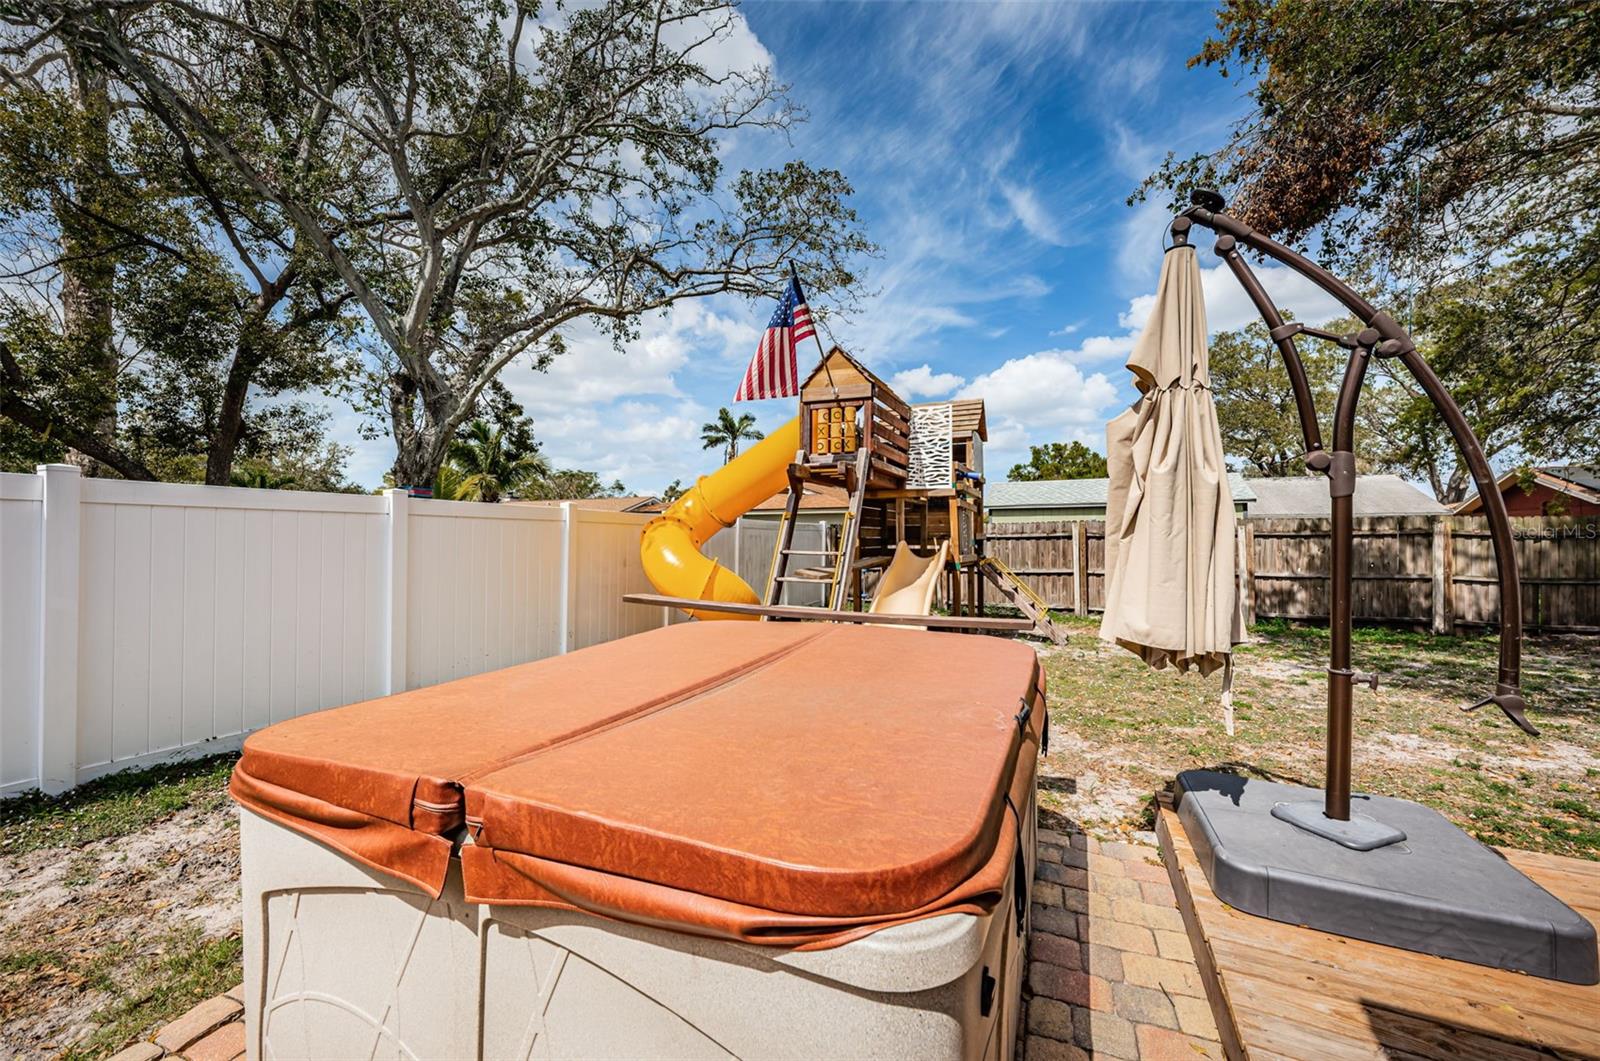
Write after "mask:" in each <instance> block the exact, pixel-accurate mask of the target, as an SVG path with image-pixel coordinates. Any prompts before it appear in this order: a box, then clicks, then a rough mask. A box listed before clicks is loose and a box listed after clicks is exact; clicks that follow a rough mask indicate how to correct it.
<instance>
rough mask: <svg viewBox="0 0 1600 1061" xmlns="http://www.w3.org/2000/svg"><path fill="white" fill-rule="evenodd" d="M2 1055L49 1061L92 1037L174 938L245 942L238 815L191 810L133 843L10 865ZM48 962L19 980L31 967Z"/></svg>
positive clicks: (4, 865)
mask: <svg viewBox="0 0 1600 1061" xmlns="http://www.w3.org/2000/svg"><path fill="white" fill-rule="evenodd" d="M0 890H3V895H4V897H5V901H4V904H3V905H0V941H4V943H3V946H4V951H3V954H4V956H5V959H6V961H5V964H4V965H0V970H3V971H0V1014H3V1015H4V1031H3V1033H0V1053H3V1054H4V1055H5V1056H8V1057H18V1058H24V1057H50V1056H54V1055H55V1054H56V1053H57V1052H58V1051H60V1050H62V1049H64V1048H65V1047H67V1046H69V1045H70V1044H72V1043H74V1042H77V1041H79V1040H81V1039H82V1038H84V1037H85V1036H86V1035H88V1034H89V1033H90V1032H92V1031H93V1030H94V1028H95V1025H96V1022H95V1021H94V1020H93V1019H92V1018H93V1016H94V1015H95V1014H96V1013H97V1012H99V1011H100V1010H102V1008H103V1007H105V1006H106V1005H107V1004H109V1003H110V1002H111V1001H112V1000H113V998H114V997H116V996H115V995H114V993H113V991H112V990H110V989H108V987H109V984H114V983H126V982H127V981H126V974H127V972H128V971H129V970H131V969H133V968H135V967H137V966H139V965H140V963H141V961H142V960H148V959H151V958H153V957H156V956H157V955H159V954H160V953H161V952H162V950H163V948H164V947H166V946H169V945H170V944H171V941H172V939H173V938H174V935H175V934H180V933H185V932H186V930H198V932H199V933H200V934H201V935H202V936H204V937H207V938H223V937H227V936H230V935H232V936H236V935H238V933H239V828H238V817H237V811H236V810H235V809H234V808H233V807H232V806H231V805H224V806H222V807H220V808H218V809H215V810H208V811H199V810H184V811H180V812H178V813H177V814H175V815H174V816H172V817H170V818H167V819H166V820H164V821H161V822H157V823H156V824H154V825H152V826H150V827H148V828H146V829H143V830H140V831H138V832H135V833H132V834H131V835H127V836H121V837H116V838H112V839H106V840H99V841H95V842H93V843H90V844H87V845H85V846H83V847H82V848H78V849H63V848H47V849H43V850H39V851H33V852H29V853H28V854H25V855H20V856H16V857H7V858H4V859H0ZM38 954H45V955H49V957H48V958H47V959H46V960H44V961H43V962H39V963H36V964H33V965H32V967H31V968H30V967H24V968H18V967H17V966H18V965H19V964H22V963H23V962H24V960H25V959H26V958H27V957H29V956H31V955H38Z"/></svg>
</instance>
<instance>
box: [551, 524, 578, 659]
mask: <svg viewBox="0 0 1600 1061" xmlns="http://www.w3.org/2000/svg"><path fill="white" fill-rule="evenodd" d="M573 530H574V528H573V520H572V503H571V502H564V503H563V504H562V505H561V615H560V623H561V627H560V629H561V638H560V641H559V642H558V645H557V648H556V651H557V652H558V653H559V654H561V655H563V656H564V655H566V654H567V653H568V652H570V651H572V649H573V647H574V646H573V643H572V620H573V614H572V594H573V592H574V590H575V589H576V579H574V578H573V571H572V563H573V560H574V555H573V554H574V550H573V548H572V535H573Z"/></svg>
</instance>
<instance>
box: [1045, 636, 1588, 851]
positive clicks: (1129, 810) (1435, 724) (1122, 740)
mask: <svg viewBox="0 0 1600 1061" xmlns="http://www.w3.org/2000/svg"><path fill="white" fill-rule="evenodd" d="M1060 621H1061V622H1062V623H1064V624H1065V625H1066V626H1067V627H1068V629H1069V630H1070V631H1071V633H1072V635H1073V637H1072V641H1071V643H1070V644H1068V645H1066V646H1064V647H1061V648H1047V649H1041V650H1040V657H1041V659H1042V660H1043V662H1044V666H1045V669H1046V672H1047V673H1048V675H1049V681H1050V703H1051V717H1052V719H1053V720H1054V721H1055V723H1056V725H1057V731H1056V737H1057V738H1058V739H1057V741H1056V742H1055V743H1053V744H1052V755H1051V762H1050V763H1049V764H1048V765H1047V767H1046V769H1047V771H1049V772H1051V773H1054V774H1057V775H1059V776H1058V777H1056V778H1054V779H1053V780H1052V782H1051V783H1049V784H1046V785H1045V786H1044V788H1043V790H1042V792H1041V797H1040V800H1041V804H1042V805H1043V806H1044V807H1045V809H1046V810H1047V811H1051V812H1055V813H1061V814H1065V815H1067V816H1069V817H1072V818H1075V819H1077V820H1078V821H1081V822H1082V823H1083V824H1085V825H1086V826H1088V827H1090V828H1094V829H1098V830H1100V831H1111V832H1117V831H1129V830H1136V829H1140V828H1147V827H1148V814H1149V810H1148V797H1149V794H1150V792H1151V791H1153V790H1155V789H1157V788H1160V787H1162V786H1164V785H1166V784H1167V783H1169V782H1170V781H1171V779H1172V777H1173V775H1174V774H1176V773H1177V772H1178V771H1179V770H1185V769H1191V768H1195V767H1213V768H1220V769H1224V770H1232V771H1234V772H1237V773H1242V774H1245V775H1247V776H1253V777H1262V778H1267V779H1271V780H1278V781H1286V782H1291V783H1297V784H1309V785H1319V784H1320V783H1321V778H1322V773H1323V735H1324V712H1325V695H1326V677H1325V668H1326V666H1327V631H1326V629H1322V628H1316V627H1303V626H1295V625H1291V624H1287V623H1264V624H1262V625H1261V626H1259V627H1257V628H1256V629H1255V630H1254V631H1253V640H1252V642H1251V643H1250V644H1248V645H1242V646H1240V648H1239V652H1238V659H1237V664H1236V668H1235V680H1234V708H1235V716H1236V719H1237V724H1238V725H1237V730H1238V732H1237V735H1236V736H1234V737H1231V738H1230V737H1229V736H1228V735H1227V734H1226V733H1225V732H1224V731H1223V728H1222V720H1221V714H1222V712H1221V706H1220V701H1219V695H1220V691H1221V681H1220V677H1219V676H1218V675H1212V676H1211V677H1210V678H1209V679H1207V678H1201V677H1200V676H1199V675H1197V674H1189V675H1180V674H1177V673H1175V672H1173V671H1170V670H1167V671H1152V670H1150V669H1149V668H1147V667H1145V666H1144V665H1143V664H1142V663H1140V662H1139V661H1138V660H1137V659H1136V658H1135V657H1134V656H1133V655H1131V654H1130V653H1128V652H1125V651H1123V650H1120V649H1116V648H1113V647H1112V646H1109V645H1105V644H1103V643H1101V642H1100V641H1099V640H1098V638H1097V637H1096V636H1095V631H1096V627H1097V625H1098V620H1097V619H1096V618H1092V617H1091V618H1090V619H1087V620H1085V619H1081V618H1077V617H1075V616H1061V617H1060ZM1597 653H1600V642H1597V641H1596V640H1595V639H1594V638H1581V637H1540V638H1529V639H1528V640H1527V642H1526V644H1525V645H1524V651H1523V676H1524V691H1525V693H1526V695H1527V699H1528V704H1529V712H1528V714H1529V717H1530V719H1531V720H1532V721H1533V722H1534V724H1535V725H1536V726H1538V727H1539V728H1540V729H1541V730H1542V731H1543V735H1542V736H1541V737H1538V738H1533V737H1528V736H1526V735H1525V734H1523V733H1522V732H1521V731H1519V730H1518V729H1517V728H1516V727H1515V726H1513V725H1512V724H1511V722H1510V721H1509V720H1507V719H1506V718H1505V717H1504V716H1503V715H1501V714H1500V713H1499V712H1498V711H1497V710H1495V709H1494V708H1488V709H1485V710H1480V711H1478V712H1475V713H1463V712H1462V711H1460V710H1459V709H1460V707H1461V706H1462V705H1463V704H1466V703H1470V702H1472V701H1474V700H1476V699H1477V698H1478V697H1479V696H1481V695H1482V694H1483V692H1484V691H1485V690H1487V689H1490V688H1492V687H1493V683H1494V675H1495V663H1496V641H1495V639H1494V638H1493V637H1492V636H1477V637H1434V636H1432V635H1429V634H1423V633H1414V632H1410V631H1404V630H1394V629H1387V628H1382V627H1362V628H1358V629H1357V630H1356V632H1355V636H1354V657H1355V666H1356V668H1357V669H1358V670H1361V671H1374V670H1375V671H1377V672H1378V674H1379V675H1380V682H1379V687H1378V691H1377V692H1376V693H1374V692H1372V691H1370V690H1368V689H1367V688H1366V687H1365V686H1357V688H1356V698H1355V699H1356V703H1355V710H1356V722H1355V725H1356V729H1355V733H1356V745H1355V749H1354V763H1353V771H1354V783H1355V786H1356V788H1357V789H1359V790H1365V791H1371V792H1378V793H1383V794H1385V795H1395V796H1402V797H1405V798H1408V799H1415V800H1418V801H1420V802H1422V803H1426V804H1428V805H1430V806H1433V807H1436V808H1437V809H1439V810H1440V811H1441V812H1443V813H1444V814H1446V815H1448V816H1449V817H1450V818H1451V819H1452V820H1453V821H1455V822H1456V823H1457V824H1459V825H1461V826H1462V828H1464V829H1466V830H1467V831H1468V832H1470V833H1472V834H1473V835H1474V836H1477V837H1478V838H1480V839H1482V840H1484V841H1485V842H1487V843H1492V844H1496V845H1500V846H1509V847H1520V848H1526V849H1529V850H1535V851H1547V852H1551V853H1554V854H1561V855H1571V856H1576V857H1580V858H1589V859H1600V732H1597V727H1596V726H1595V725H1594V723H1595V721H1596V714H1597V711H1600V666H1597V665H1596V660H1595V657H1596V654H1597Z"/></svg>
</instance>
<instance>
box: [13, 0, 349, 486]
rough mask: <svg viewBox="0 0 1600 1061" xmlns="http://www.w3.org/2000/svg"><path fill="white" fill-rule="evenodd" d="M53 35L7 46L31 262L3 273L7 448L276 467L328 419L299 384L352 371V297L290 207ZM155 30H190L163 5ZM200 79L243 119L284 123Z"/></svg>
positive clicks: (250, 95) (24, 250)
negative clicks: (275, 204) (323, 263)
mask: <svg viewBox="0 0 1600 1061" xmlns="http://www.w3.org/2000/svg"><path fill="white" fill-rule="evenodd" d="M54 29H55V30H56V32H51V33H47V34H44V35H42V36H40V37H38V38H36V39H34V40H33V41H32V42H31V44H30V45H29V46H27V47H20V48H18V49H17V50H15V51H12V52H9V53H7V54H6V55H5V56H4V57H3V58H0V64H4V65H5V66H6V68H7V69H6V71H5V73H6V77H7V81H8V91H7V92H6V93H4V94H0V246H3V247H4V250H5V255H6V258H7V261H8V262H15V263H17V264H18V266H19V267H18V268H16V269H14V270H12V271H10V272H9V273H8V274H7V276H6V277H5V278H3V279H0V419H3V420H4V431H3V432H0V461H4V462H5V463H6V464H7V466H11V467H15V466H17V465H19V464H23V463H25V462H27V461H28V460H30V459H32V458H33V457H34V456H35V452H36V451H37V450H39V449H40V448H41V447H42V448H45V449H53V450H55V451H57V454H58V455H59V454H60V451H61V449H62V448H63V447H70V448H72V449H75V450H77V451H79V452H80V453H81V454H83V455H85V456H86V457H90V458H93V460H94V463H93V464H91V465H90V468H91V470H93V471H98V472H101V473H105V472H110V473H114V474H118V475H123V476H126V477H130V478H144V479H147V478H188V479H204V480H205V481H208V482H211V483H216V484H223V483H227V482H229V481H230V478H231V474H230V473H231V471H232V469H233V466H234V464H235V462H236V461H246V462H250V463H252V464H255V465H258V466H259V465H271V464H273V463H275V462H277V461H279V460H280V459H282V456H281V453H280V450H282V449H284V448H285V447H287V448H288V449H291V450H292V449H295V448H298V447H302V446H303V445H304V443H305V435H306V430H307V427H308V425H309V424H312V423H314V422H316V421H318V419H319V417H320V416H321V414H319V413H317V412H315V411H314V410H313V409H312V408H311V407H310V406H308V405H305V404H303V403H297V402H295V401H294V400H292V399H290V398H288V397H287V396H288V395H290V394H292V393H293V392H296V391H303V390H307V389H313V388H315V389H324V390H331V391H337V390H338V388H339V386H340V385H341V384H340V380H341V379H342V378H343V377H344V376H345V375H346V374H347V373H348V370H349V363H348V362H347V361H346V359H345V358H344V356H343V354H342V350H343V345H344V344H345V343H346V342H347V341H348V340H349V339H350V338H351V335H352V333H351V331H350V329H349V328H348V326H347V323H346V322H345V321H343V320H342V319H341V312H342V306H343V304H344V303H345V302H346V301H347V298H348V296H347V295H345V294H342V293H340V292H338V291H337V290H329V284H328V281H329V274H328V273H327V272H326V271H325V270H319V268H318V263H317V262H316V261H315V260H314V259H310V258H307V257H306V256H305V255H304V254H302V253H301V251H300V244H299V241H298V239H297V237H296V235H295V233H294V231H293V228H292V226H291V225H290V224H289V223H288V221H287V219H286V218H285V217H284V216H283V215H282V214H281V212H278V211H274V210H272V209H270V208H268V207H266V206H264V205H263V204H262V203H261V202H260V201H259V200H258V198H256V197H254V196H253V195H252V194H251V193H250V192H249V190H248V189H246V188H244V187H242V186H241V184H240V182H238V181H237V180H236V179H233V178H232V177H231V175H230V174H229V172H228V171H227V170H226V169H225V168H223V167H220V166H218V165H217V164H216V160H215V159H214V158H212V157H211V156H209V155H208V154H206V152H205V151H204V150H203V149H198V148H197V147H196V145H194V144H193V143H191V142H189V141H188V140H186V139H184V138H183V137H181V136H177V135H175V134H174V133H173V131H172V130H171V129H170V128H168V127H167V126H166V125H165V124H164V123H163V122H162V120H161V113H160V112H159V108H158V109H157V110H152V109H151V100H150V99H149V98H148V97H140V96H138V95H137V94H136V93H135V92H133V91H132V89H131V88H130V86H129V85H128V84H127V83H126V82H125V81H124V80H119V79H117V78H116V77H115V76H114V74H113V73H112V72H111V64H109V63H107V62H105V61H104V59H103V58H102V57H96V56H95V55H94V54H93V53H92V49H87V48H82V47H79V46H78V45H77V44H76V43H75V42H74V41H72V40H70V39H69V36H70V35H69V34H66V32H65V30H66V27H65V26H64V25H63V26H57V27H54ZM145 29H146V31H147V32H150V33H152V34H153V35H155V36H163V35H166V36H170V35H172V34H176V33H178V27H177V26H176V24H174V23H171V22H169V21H168V20H167V16H166V14H165V13H159V12H152V13H151V14H150V15H149V16H148V20H147V22H146V24H145ZM30 36H31V35H30ZM180 36H181V34H180ZM194 74H195V77H196V81H195V83H194V86H193V87H194V89H195V90H196V91H203V92H205V93H207V94H208V95H209V97H210V98H211V99H212V101H213V103H214V105H215V106H216V108H217V109H218V110H219V112H226V113H229V114H232V115H233V116H234V120H235V121H238V122H241V123H248V122H259V123H261V124H263V125H266V124H270V123H271V122H272V121H274V120H275V118H276V117H278V116H279V115H277V114H276V113H275V112H273V111H272V109H271V108H270V107H268V106H266V105H265V104H264V103H263V101H262V100H261V99H259V98H257V91H258V90H257V88H256V87H255V86H254V85H242V84H239V83H235V82H231V81H230V80H229V78H228V76H227V74H226V73H225V72H223V71H219V70H216V69H211V68H208V69H207V71H206V75H210V76H211V77H212V79H211V80H207V79H206V75H202V74H200V73H199V71H198V68H196V70H195V71H194Z"/></svg>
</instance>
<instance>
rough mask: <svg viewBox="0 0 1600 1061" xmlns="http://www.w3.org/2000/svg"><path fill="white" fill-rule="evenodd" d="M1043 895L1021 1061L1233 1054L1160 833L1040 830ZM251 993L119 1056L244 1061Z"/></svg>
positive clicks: (205, 1005) (1038, 897) (1038, 901)
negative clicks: (1145, 837)
mask: <svg viewBox="0 0 1600 1061" xmlns="http://www.w3.org/2000/svg"><path fill="white" fill-rule="evenodd" d="M1141 837H1142V834H1141ZM1033 899H1034V907H1033V939H1032V943H1031V949H1030V952H1029V959H1030V961H1029V966H1028V979H1027V983H1026V984H1024V986H1023V998H1024V1005H1025V1021H1026V1034H1025V1037H1024V1042H1023V1045H1022V1047H1021V1049H1020V1051H1019V1055H1020V1056H1019V1058H1018V1061H1076V1059H1082V1058H1118V1059H1124V1061H1153V1059H1160V1061H1165V1059H1175V1061H1176V1059H1181V1061H1197V1059H1199V1058H1208V1057H1209V1058H1217V1059H1220V1058H1222V1056H1223V1054H1222V1047H1221V1046H1220V1045H1219V1044H1218V1042H1217V1027H1216V1024H1214V1023H1213V1022H1212V1019H1211V1008H1210V1006H1209V1005H1207V1003H1206V998H1205V988H1204V987H1203V986H1202V985H1201V983H1200V975H1199V973H1198V972H1197V971H1196V969H1195V964H1194V954H1193V952H1192V951H1191V950H1190V949H1189V938H1188V936H1186V935H1185V934H1184V930H1183V920H1182V918H1181V917H1180V916H1179V914H1178V907H1177V900H1176V899H1175V898H1174V896H1173V894H1172V886H1171V885H1170V884H1168V883H1167V871H1166V870H1165V869H1164V868H1163V867H1162V866H1161V864H1160V861H1159V858H1158V856H1157V853H1156V848H1155V841H1154V837H1153V836H1151V837H1150V838H1149V842H1148V843H1128V842H1122V841H1116V842H1105V843H1102V842H1099V841H1096V840H1094V839H1093V838H1091V837H1088V836H1085V835H1084V834H1083V833H1081V832H1073V833H1070V834H1069V833H1061V832H1055V831H1052V830H1049V829H1041V830H1039V865H1038V871H1037V874H1036V879H1035V881H1034V889H1033ZM240 990H241V989H240V988H237V987H236V988H234V989H233V990H232V991H229V992H228V993H227V994H225V995H219V996H218V997H216V998H213V999H209V1000H207V1001H205V1002H202V1003H200V1005H198V1006H196V1007H195V1008H194V1009H192V1010H190V1011H189V1012H188V1013H185V1014H184V1015H183V1016H182V1017H179V1018H178V1019H177V1020H175V1021H173V1022H172V1023H171V1024H168V1025H167V1026H166V1027H164V1028H162V1029H161V1030H160V1031H159V1032H157V1033H156V1035H155V1036H154V1039H153V1041H151V1042H143V1043H138V1044H135V1045H134V1046H131V1047H129V1048H128V1049H126V1050H124V1051H123V1052H122V1053H120V1054H117V1055H116V1057H115V1058H113V1059H112V1061H157V1059H159V1058H163V1057H171V1058H179V1057H181V1058H184V1059H186V1061H232V1059H233V1058H237V1057H242V1056H243V1053H244V1025H243V1024H242V1023H240V1022H241V1020H242V1018H243V1014H242V1007H241V1006H240V1004H239V998H240Z"/></svg>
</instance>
